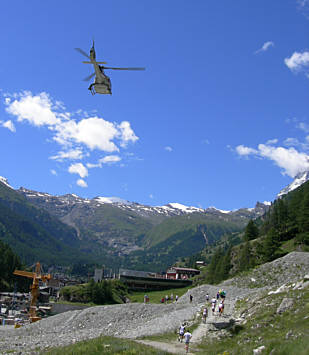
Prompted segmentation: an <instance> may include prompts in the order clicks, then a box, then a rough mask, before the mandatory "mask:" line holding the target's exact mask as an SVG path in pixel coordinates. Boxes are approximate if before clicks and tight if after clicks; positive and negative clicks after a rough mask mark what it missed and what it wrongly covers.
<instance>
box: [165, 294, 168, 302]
mask: <svg viewBox="0 0 309 355" xmlns="http://www.w3.org/2000/svg"><path fill="white" fill-rule="evenodd" d="M165 302H166V304H167V302H168V295H166V296H165Z"/></svg>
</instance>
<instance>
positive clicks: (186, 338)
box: [184, 329, 192, 353]
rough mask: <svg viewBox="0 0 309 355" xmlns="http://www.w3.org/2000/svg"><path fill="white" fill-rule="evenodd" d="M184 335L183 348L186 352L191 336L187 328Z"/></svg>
mask: <svg viewBox="0 0 309 355" xmlns="http://www.w3.org/2000/svg"><path fill="white" fill-rule="evenodd" d="M184 337H185V349H186V353H187V352H188V351H189V343H190V340H191V338H192V334H191V333H190V331H189V329H188V330H187V331H186V332H185V334H184Z"/></svg>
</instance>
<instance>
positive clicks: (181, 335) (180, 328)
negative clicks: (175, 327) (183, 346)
mask: <svg viewBox="0 0 309 355" xmlns="http://www.w3.org/2000/svg"><path fill="white" fill-rule="evenodd" d="M185 330H186V328H185V325H184V323H183V324H182V325H181V326H180V327H179V336H178V341H180V342H181V343H182V341H183V337H184V334H185Z"/></svg>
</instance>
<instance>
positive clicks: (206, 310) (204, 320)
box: [203, 307, 208, 323]
mask: <svg viewBox="0 0 309 355" xmlns="http://www.w3.org/2000/svg"><path fill="white" fill-rule="evenodd" d="M207 314H208V309H207V307H205V308H204V309H203V322H204V323H206V318H207Z"/></svg>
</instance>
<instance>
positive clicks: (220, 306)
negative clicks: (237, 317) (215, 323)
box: [218, 302, 223, 317]
mask: <svg viewBox="0 0 309 355" xmlns="http://www.w3.org/2000/svg"><path fill="white" fill-rule="evenodd" d="M218 311H219V315H220V317H221V315H222V314H223V303H222V302H220V303H219V309H218Z"/></svg>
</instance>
